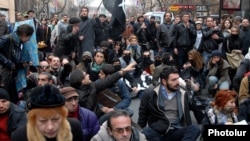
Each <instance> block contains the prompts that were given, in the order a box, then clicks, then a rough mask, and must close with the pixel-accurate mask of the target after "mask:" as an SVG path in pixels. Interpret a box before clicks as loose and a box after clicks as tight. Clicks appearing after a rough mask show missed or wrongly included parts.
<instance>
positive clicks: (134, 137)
mask: <svg viewBox="0 0 250 141" xmlns="http://www.w3.org/2000/svg"><path fill="white" fill-rule="evenodd" d="M121 140H122V141H147V140H146V138H145V135H144V134H142V133H141V131H140V128H139V126H138V125H137V124H135V123H133V121H132V119H131V117H130V115H129V113H127V111H125V110H115V111H111V112H110V116H109V118H108V120H107V121H106V122H104V123H103V124H102V126H101V129H100V130H99V132H98V133H97V134H96V135H95V136H94V137H93V138H92V139H91V141H121Z"/></svg>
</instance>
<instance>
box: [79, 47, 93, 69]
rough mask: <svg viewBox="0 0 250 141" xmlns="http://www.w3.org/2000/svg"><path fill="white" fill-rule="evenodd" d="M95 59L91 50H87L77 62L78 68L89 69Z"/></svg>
mask: <svg viewBox="0 0 250 141" xmlns="http://www.w3.org/2000/svg"><path fill="white" fill-rule="evenodd" d="M92 61H93V57H92V54H91V52H89V51H85V52H83V53H82V60H80V62H79V63H78V64H77V66H76V69H79V70H81V71H85V72H86V71H87V68H88V66H89V64H90V63H91V62H92Z"/></svg>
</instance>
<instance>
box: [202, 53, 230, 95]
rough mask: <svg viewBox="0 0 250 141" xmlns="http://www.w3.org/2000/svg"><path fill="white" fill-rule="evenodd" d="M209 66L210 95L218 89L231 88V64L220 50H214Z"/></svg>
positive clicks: (208, 83)
mask: <svg viewBox="0 0 250 141" xmlns="http://www.w3.org/2000/svg"><path fill="white" fill-rule="evenodd" d="M207 66H208V67H207V68H208V75H207V85H208V93H209V95H210V96H212V97H213V96H214V95H215V94H216V91H217V90H218V89H219V90H222V89H229V88H230V84H231V80H230V76H229V69H230V66H229V64H228V62H227V61H226V60H224V59H223V58H222V54H221V52H220V51H219V50H215V51H213V52H212V57H211V59H210V60H209V61H208V64H207Z"/></svg>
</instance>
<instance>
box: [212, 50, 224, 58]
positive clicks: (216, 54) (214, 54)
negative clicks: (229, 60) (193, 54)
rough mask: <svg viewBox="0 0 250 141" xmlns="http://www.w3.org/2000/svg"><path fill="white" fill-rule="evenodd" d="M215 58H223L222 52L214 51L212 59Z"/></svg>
mask: <svg viewBox="0 0 250 141" xmlns="http://www.w3.org/2000/svg"><path fill="white" fill-rule="evenodd" d="M214 56H218V57H221V56H222V54H221V52H220V51H219V50H214V51H213V52H212V57H214Z"/></svg>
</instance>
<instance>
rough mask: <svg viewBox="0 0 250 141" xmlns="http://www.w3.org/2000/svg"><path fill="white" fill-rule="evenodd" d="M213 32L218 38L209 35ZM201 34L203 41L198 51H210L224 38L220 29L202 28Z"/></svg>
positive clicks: (215, 48) (217, 46)
mask: <svg viewBox="0 0 250 141" xmlns="http://www.w3.org/2000/svg"><path fill="white" fill-rule="evenodd" d="M213 34H217V35H218V36H219V39H212V37H211V36H212V35H213ZM202 35H203V36H202V38H203V43H202V45H201V47H200V49H199V51H200V52H203V51H206V52H208V53H212V51H214V50H217V49H218V48H219V44H220V43H222V42H223V40H224V36H223V34H222V32H221V31H219V30H214V29H211V28H208V27H207V28H205V29H203V30H202Z"/></svg>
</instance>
